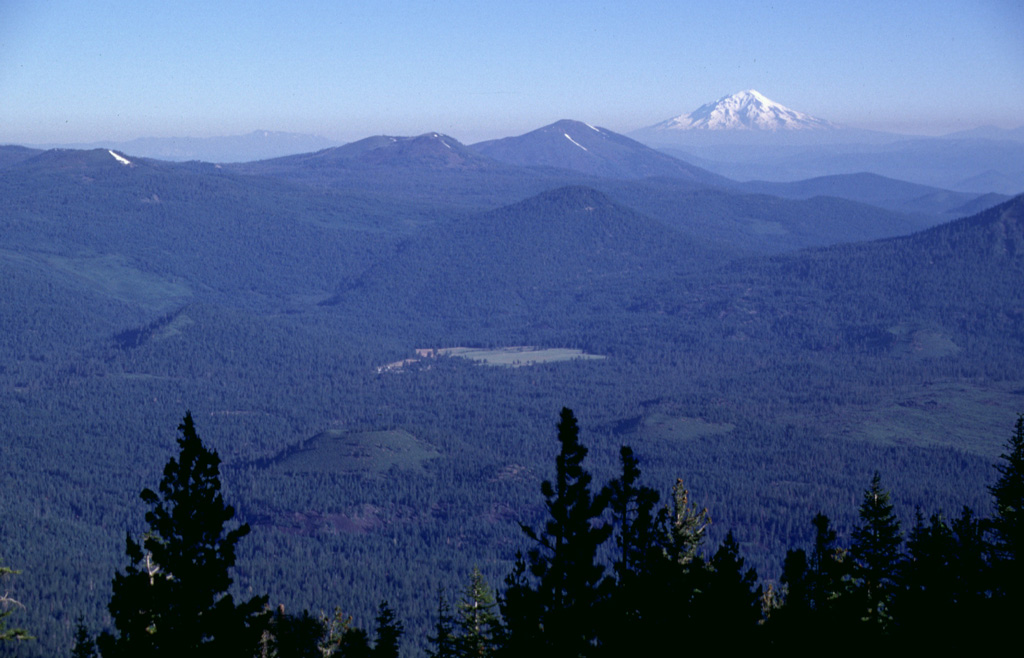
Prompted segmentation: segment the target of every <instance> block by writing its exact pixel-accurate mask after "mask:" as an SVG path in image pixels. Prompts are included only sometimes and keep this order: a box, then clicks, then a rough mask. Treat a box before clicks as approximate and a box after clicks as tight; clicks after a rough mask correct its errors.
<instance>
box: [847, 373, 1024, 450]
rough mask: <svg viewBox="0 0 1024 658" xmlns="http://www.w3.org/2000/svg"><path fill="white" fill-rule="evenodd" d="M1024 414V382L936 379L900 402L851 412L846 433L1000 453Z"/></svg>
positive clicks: (885, 441) (853, 436) (854, 436)
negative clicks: (969, 381)
mask: <svg viewBox="0 0 1024 658" xmlns="http://www.w3.org/2000/svg"><path fill="white" fill-rule="evenodd" d="M1019 413H1024V382H1020V381H1018V382H999V383H997V384H990V385H985V386H982V385H977V386H975V385H970V384H964V383H959V382H956V383H937V384H932V385H924V386H920V387H918V388H916V389H913V390H911V391H908V392H907V393H906V394H905V395H904V396H903V397H902V398H901V399H899V400H898V401H897V402H896V403H895V404H892V405H889V406H887V407H881V408H876V409H870V410H864V411H862V412H859V413H856V412H855V413H854V414H851V416H849V417H847V420H846V422H844V423H842V425H845V428H844V431H843V432H842V435H843V436H844V437H845V438H850V439H855V440H862V441H868V442H872V443H880V444H883V445H899V446H934V447H952V448H957V449H960V450H963V451H965V452H971V453H974V454H978V455H982V456H984V457H988V458H995V457H997V456H998V455H999V454H1000V452H1001V451H1002V449H1003V447H1004V445H1005V443H1006V441H1007V439H1009V438H1010V434H1011V432H1012V430H1013V424H1014V422H1015V421H1016V420H1017V414H1019Z"/></svg>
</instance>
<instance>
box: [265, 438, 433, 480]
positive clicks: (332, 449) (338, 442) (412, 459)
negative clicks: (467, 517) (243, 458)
mask: <svg viewBox="0 0 1024 658" xmlns="http://www.w3.org/2000/svg"><path fill="white" fill-rule="evenodd" d="M439 455H440V453H439V452H438V451H437V449H435V448H434V447H433V446H431V445H429V444H427V443H424V442H423V441H420V440H419V439H417V438H416V437H415V436H413V435H412V434H410V433H409V432H406V431H405V430H387V431H380V432H344V431H340V430H328V431H326V432H321V433H320V434H317V435H316V436H314V437H313V438H311V439H310V440H309V442H308V443H307V444H306V445H305V447H304V448H303V449H302V450H300V451H299V452H296V453H294V454H291V455H288V456H287V457H285V458H283V459H282V460H280V461H279V462H278V463H277V465H276V467H277V468H280V469H282V470H286V471H293V472H307V473H308V472H319V473H383V472H386V471H387V470H389V469H390V468H392V467H396V468H398V469H400V470H406V471H422V470H423V463H424V462H425V461H427V460H428V459H433V458H434V457H438V456H439Z"/></svg>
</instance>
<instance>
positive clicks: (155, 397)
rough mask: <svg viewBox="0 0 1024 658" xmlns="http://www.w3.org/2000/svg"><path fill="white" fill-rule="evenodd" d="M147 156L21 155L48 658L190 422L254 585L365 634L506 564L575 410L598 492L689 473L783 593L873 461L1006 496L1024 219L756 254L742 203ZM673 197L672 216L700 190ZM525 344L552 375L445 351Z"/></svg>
mask: <svg viewBox="0 0 1024 658" xmlns="http://www.w3.org/2000/svg"><path fill="white" fill-rule="evenodd" d="M428 146H431V147H433V146H437V147H438V148H440V149H445V147H444V146H440V145H439V144H434V143H430V144H428ZM117 155H118V156H120V157H121V158H123V159H125V160H128V162H129V164H124V163H123V162H121V160H119V159H118V158H117V157H115V156H114V155H113V154H111V153H110V152H108V151H93V152H60V151H54V152H48V153H46V154H36V156H34V157H33V158H28V159H24V160H22V161H21V162H20V163H12V164H11V165H10V166H8V167H6V168H5V169H3V170H0V234H2V235H3V236H4V241H3V244H2V245H0V274H2V276H0V287H2V295H0V323H2V329H3V334H2V337H0V350H2V354H0V417H2V418H4V424H3V430H2V439H3V441H2V444H0V450H2V455H0V456H2V461H0V463H2V469H3V470H2V477H0V538H2V541H3V546H4V549H3V555H2V556H0V558H2V563H3V564H4V565H5V566H7V565H10V566H13V567H15V568H18V569H21V570H22V571H23V573H22V575H20V576H19V577H18V578H17V579H16V581H15V587H16V588H17V589H16V591H14V592H13V594H16V596H17V598H18V599H19V600H21V601H23V602H24V603H25V604H26V606H27V610H26V613H25V617H24V623H23V624H22V625H24V626H26V627H28V628H29V629H31V630H32V631H33V633H34V634H36V635H37V636H38V637H40V638H47V639H46V640H45V641H41V642H40V643H39V644H37V645H35V648H33V647H32V646H29V645H24V648H19V651H21V652H23V653H25V654H27V655H55V654H59V653H61V652H63V651H64V650H65V649H66V646H67V642H68V640H69V638H70V634H71V631H72V629H73V624H74V619H75V618H76V617H77V616H78V615H79V614H82V615H85V617H86V620H87V622H88V623H89V624H90V626H92V627H93V628H100V627H102V625H103V624H105V623H106V621H105V618H104V613H103V610H104V608H103V606H104V603H105V601H107V600H109V586H110V581H111V575H112V573H113V570H114V569H115V567H116V566H118V565H119V564H121V561H122V560H123V557H124V545H123V540H124V534H125V530H126V529H130V531H132V532H136V531H137V530H138V529H139V528H140V527H141V524H142V506H141V505H140V503H139V500H138V498H137V496H138V492H139V491H140V490H141V489H142V488H143V487H145V486H151V485H152V483H153V482H154V480H155V479H157V478H158V477H159V473H160V470H161V468H162V467H163V464H164V463H165V462H166V461H167V458H168V457H169V455H170V454H171V451H172V450H173V429H172V428H173V426H174V424H175V423H177V421H178V420H179V419H180V418H181V416H182V414H183V412H184V411H185V410H186V409H191V411H192V413H193V414H194V416H195V417H196V419H197V424H199V425H200V426H201V427H202V431H203V434H204V437H207V438H208V440H209V441H210V442H211V444H212V446H213V447H214V448H216V449H217V450H218V452H219V453H220V454H221V455H222V457H223V458H224V462H225V463H224V480H225V487H226V493H227V494H229V495H230V498H231V500H233V501H234V504H235V505H236V506H237V508H238V511H239V515H240V517H241V520H244V521H247V522H249V523H251V524H252V526H253V528H254V530H253V533H252V535H251V537H250V538H249V541H248V542H247V544H248V545H247V546H246V547H245V549H244V551H243V554H241V555H240V556H239V563H238V566H239V574H238V580H239V589H240V591H241V592H247V591H250V588H251V590H252V591H254V592H268V593H270V595H271V601H272V602H274V603H277V602H283V603H285V604H286V606H287V609H288V610H295V611H299V610H301V609H303V608H310V609H311V610H313V611H314V612H315V611H318V610H325V611H326V610H331V609H333V607H334V606H335V605H340V606H342V607H343V608H344V609H346V610H351V611H352V613H353V614H354V615H356V618H357V621H358V622H359V623H360V624H362V625H366V624H367V622H368V620H369V619H371V618H372V614H373V611H374V610H375V608H376V605H377V604H378V603H379V601H380V600H381V599H382V598H387V599H388V600H389V601H391V602H392V604H393V605H394V607H395V608H396V609H397V610H399V611H400V613H401V614H402V615H403V616H404V617H405V618H406V619H407V620H408V623H409V627H410V629H411V632H416V633H419V634H420V635H421V636H425V630H426V627H427V626H428V625H429V624H430V615H431V613H432V611H433V609H434V606H435V604H436V600H435V598H434V597H433V592H434V591H435V588H436V585H437V584H439V583H441V584H445V585H447V586H449V587H455V586H456V585H458V584H459V583H462V582H464V580H465V578H466V575H467V574H468V573H469V572H470V571H471V570H472V567H473V566H474V565H477V566H480V567H481V569H482V570H483V571H484V572H485V573H486V575H487V576H488V578H489V580H490V581H491V582H492V583H494V584H497V583H499V582H500V580H501V578H502V577H503V576H504V575H505V574H506V573H507V572H508V569H509V567H510V564H509V559H510V556H511V555H513V554H514V552H515V549H516V548H518V547H521V546H522V539H523V538H522V535H521V532H520V530H519V525H518V522H519V521H525V522H531V523H532V522H534V521H535V520H536V519H537V518H538V515H539V514H540V513H541V512H542V504H541V503H539V502H538V499H537V495H536V493H537V487H538V484H539V482H540V481H541V480H542V479H544V478H546V477H548V475H549V468H550V463H551V459H550V458H551V456H552V454H553V445H552V441H553V421H554V416H555V414H556V413H557V410H558V409H560V408H562V407H563V406H569V407H571V408H573V409H575V410H576V411H577V413H578V414H579V417H580V418H581V419H582V422H583V425H582V428H581V429H582V432H583V436H584V437H585V439H586V441H587V443H588V445H590V446H592V448H591V453H590V457H589V458H588V468H591V469H593V472H594V473H595V474H596V476H597V477H599V478H604V477H606V476H607V475H608V474H610V473H611V472H612V471H613V470H615V468H616V463H617V459H618V448H619V446H620V445H621V444H623V443H630V444H631V445H633V446H634V448H635V450H636V453H637V455H638V456H639V458H640V459H641V462H642V464H643V467H644V473H645V475H646V477H647V478H648V482H649V483H650V484H651V485H652V486H655V487H658V488H660V489H662V490H663V491H664V490H666V489H667V488H668V487H670V486H671V483H672V482H674V481H675V478H676V477H684V478H686V481H687V483H688V485H689V486H690V488H691V490H692V491H693V492H694V495H695V499H696V500H697V501H699V502H700V503H701V504H702V505H703V504H706V505H707V506H708V507H709V508H710V510H711V511H712V514H713V515H714V518H715V524H714V526H713V527H712V529H711V535H712V537H713V540H714V541H716V542H717V540H718V539H720V538H721V537H722V536H724V533H725V531H726V530H728V529H730V528H731V529H735V531H736V535H737V537H739V540H740V542H741V543H742V546H743V549H744V552H745V554H746V555H747V556H748V557H749V559H750V560H751V562H752V563H753V564H756V565H758V567H759V569H760V570H761V573H762V575H764V576H766V577H774V575H777V574H778V573H779V572H780V568H781V563H780V561H781V559H782V554H783V552H784V549H785V548H787V547H790V546H793V545H796V544H798V543H800V542H804V541H806V540H808V539H809V532H810V527H809V523H808V521H809V518H810V516H812V515H813V513H814V512H815V511H816V510H817V509H823V510H824V511H826V512H827V513H829V514H830V515H832V516H833V518H834V519H835V520H836V523H837V527H839V528H840V529H841V532H846V531H847V529H848V528H849V524H850V522H851V512H850V510H851V506H850V505H849V504H848V502H849V500H850V499H851V498H856V496H857V495H858V493H859V492H860V491H861V490H862V489H863V486H864V483H865V482H866V481H867V479H868V478H869V477H870V474H871V473H872V472H873V471H874V470H879V471H881V472H882V474H883V476H884V477H885V478H886V481H887V482H890V483H891V486H892V489H893V491H894V492H896V496H897V503H898V504H899V509H900V510H901V513H902V514H904V515H910V514H911V513H912V509H913V505H914V504H915V503H924V504H927V505H928V506H929V508H930V509H934V508H944V509H946V510H947V511H949V512H953V511H955V510H956V509H959V505H960V504H962V503H968V504H971V505H973V506H975V507H977V508H980V507H981V506H983V505H985V504H986V501H987V500H988V498H987V491H986V489H985V486H986V484H988V482H989V481H990V480H989V477H990V475H991V466H990V465H991V462H992V460H993V459H994V457H995V455H996V454H997V453H998V451H999V445H1000V443H1001V441H1002V440H1003V438H1004V435H1005V427H1006V424H1007V418H1008V417H1012V414H1013V413H1015V412H1016V411H1019V408H1020V406H1022V405H1021V402H1022V397H1024V394H1022V393H1021V391H1024V381H1022V380H1021V377H1020V375H1019V373H1020V372H1021V359H1022V357H1021V355H1022V354H1024V350H1022V349H1021V347H1022V343H1024V338H1022V336H1021V335H1020V329H1019V327H1020V321H1019V318H1020V309H1021V308H1022V307H1024V302H1022V301H1021V290H1020V286H1019V283H1020V281H1021V280H1022V273H1021V254H1022V253H1024V250H1022V249H1021V248H1020V212H1021V199H1020V198H1018V199H1014V200H1012V201H1010V202H1008V203H1007V204H1004V205H1002V206H999V207H996V208H993V209H990V210H988V211H986V212H985V213H982V214H979V215H977V216H975V217H972V218H969V219H966V220H961V221H958V222H955V223H952V224H947V225H943V226H941V227H938V228H935V229H931V230H928V231H924V232H920V233H917V234H915V235H912V236H909V237H905V238H898V239H892V240H883V241H878V242H872V243H863V244H856V245H846V246H835V247H829V248H825V249H816V250H808V251H801V252H795V253H788V254H782V255H776V256H774V257H771V258H763V257H762V258H748V259H745V260H743V261H731V260H730V254H731V253H737V252H745V253H748V254H749V253H751V252H752V251H755V250H756V245H755V244H754V243H755V241H756V234H747V235H744V236H741V237H737V235H736V232H735V231H734V227H735V226H736V221H737V220H736V216H735V215H730V214H729V213H730V212H733V211H735V208H736V206H733V205H731V203H732V201H731V200H730V199H733V197H731V196H729V195H725V193H721V194H723V195H724V196H721V197H719V196H716V195H717V194H718V193H714V194H715V195H712V194H711V193H707V195H706V196H708V197H713V198H714V199H715V203H714V204H710V203H709V204H708V205H706V206H700V205H698V206H695V208H691V209H690V210H687V211H686V213H689V214H688V215H687V214H679V215H674V216H670V215H667V214H664V213H661V214H659V213H656V212H651V211H650V210H651V208H652V207H654V206H655V205H656V204H655V203H654V202H653V201H651V202H650V203H651V205H650V206H648V207H646V208H644V207H641V203H640V201H642V200H643V199H644V198H645V190H652V189H658V188H657V187H645V185H647V184H648V183H650V182H648V183H644V182H622V181H617V182H615V181H612V182H609V181H603V182H598V183H597V185H598V187H600V186H607V189H606V190H604V189H598V188H597V187H593V188H592V189H588V188H586V187H580V186H570V187H564V186H561V185H554V186H552V187H550V188H545V187H544V185H547V184H549V183H550V182H551V179H550V178H545V177H543V176H540V177H538V178H534V179H530V180H527V182H526V183H522V182H521V181H520V182H517V183H516V184H515V185H523V186H525V187H530V186H534V185H536V186H539V187H541V188H542V189H540V190H538V192H537V193H531V194H529V195H523V196H522V197H518V198H517V199H515V201H514V202H513V203H506V204H497V203H495V204H494V205H490V206H486V207H485V208H484V209H483V211H482V212H480V209H479V205H481V204H483V201H482V199H484V198H485V197H484V196H481V197H477V198H475V199H471V200H469V201H467V200H466V197H463V196H459V194H458V193H457V192H454V191H453V192H452V197H451V198H450V199H449V198H448V197H446V196H445V195H440V196H437V197H436V198H435V199H434V200H433V201H432V202H431V203H432V204H434V205H432V206H430V207H429V208H424V207H423V206H420V205H418V203H417V202H415V196H416V195H415V194H412V195H410V196H407V197H405V198H404V199H399V200H397V201H396V200H390V201H388V202H387V204H385V203H384V201H385V200H387V198H388V197H387V195H385V194H383V193H381V194H379V195H378V193H377V192H375V191H373V190H371V191H363V192H358V193H357V192H345V191H340V190H339V189H338V188H332V187H331V186H330V185H319V184H318V185H310V184H308V182H302V181H287V180H282V179H279V178H274V177H270V176H248V175H241V174H238V173H235V172H232V171H229V170H227V169H218V168H216V167H214V166H212V165H204V164H200V163H183V164H170V163H161V162H156V161H147V160H139V159H136V158H132V157H131V156H129V155H125V154H117ZM43 156H45V157H43ZM35 157H39V158H40V159H38V160H35ZM379 171H380V172H383V171H393V170H390V169H387V168H384V169H381V170H379ZM332 176H335V174H331V176H328V177H326V178H325V180H327V179H330V180H333V178H332ZM545 176H546V174H545ZM424 180H425V179H424ZM437 180H441V179H437ZM509 180H514V177H513V178H510V179H509ZM400 183H401V181H400V180H399V179H397V178H396V179H395V180H390V181H388V183H387V184H388V185H393V186H395V187H396V188H397V187H399V186H400ZM480 184H481V182H480V180H477V181H476V182H474V183H472V185H470V186H469V187H470V188H472V189H482V188H480V187H474V186H479V185H480ZM654 185H661V186H662V189H663V190H666V191H664V192H663V193H660V194H663V196H661V197H660V201H658V203H660V204H662V206H661V207H662V210H664V211H667V210H668V209H669V208H670V207H671V206H672V203H671V200H672V199H673V198H674V197H673V196H672V195H674V194H682V193H681V192H680V188H678V187H676V186H675V185H676V184H675V183H667V182H664V181H662V182H659V183H654ZM513 188H514V186H513V185H510V186H508V187H506V188H505V189H504V190H498V191H496V192H493V194H491V195H490V196H487V197H486V198H487V199H489V200H488V201H487V203H494V201H495V200H496V199H499V198H501V197H504V196H506V195H510V194H511V190H512V189H513ZM426 189H427V188H426V186H423V187H421V188H419V190H418V191H417V192H416V194H421V193H422V194H425V193H426V192H425V190H426ZM689 192H693V190H692V188H691V189H690V190H689ZM474 194H475V192H474ZM699 198H701V197H698V199H699ZM629 199H633V200H636V205H634V204H633V202H630V201H629ZM735 199H742V200H744V201H743V203H744V204H748V205H744V206H740V207H741V208H744V211H743V216H745V217H747V218H748V221H749V222H750V223H754V224H756V220H757V219H758V218H759V217H760V218H764V217H766V216H767V215H764V214H761V215H758V214H757V213H758V212H762V213H764V212H769V211H770V212H772V213H777V214H778V218H777V219H778V221H779V225H780V226H786V224H784V223H783V222H784V221H793V222H795V225H797V224H799V222H801V221H805V220H801V219H793V218H792V217H786V216H785V215H787V214H788V213H787V212H786V211H784V209H786V208H795V207H799V206H800V205H801V204H803V203H805V202H792V201H786V202H780V201H778V200H772V199H771V198H770V197H742V196H737V197H735ZM449 201H451V204H452V205H450V206H446V205H445V204H446V203H448V202H449ZM690 202H692V203H696V202H695V201H693V200H690ZM716 204H717V205H716ZM759 208H760V210H758V209H759ZM765 208H767V209H769V210H768V211H765ZM471 209H473V212H470V210H471ZM730 209H733V210H730ZM735 212H737V213H738V212H739V211H735ZM815 212H816V213H820V211H815ZM864 213H865V217H867V213H868V211H867V210H864ZM688 216H689V217H699V218H700V222H701V223H699V224H695V225H694V226H693V227H692V229H691V230H690V231H689V232H688V233H687V232H685V231H683V230H682V227H683V226H684V224H685V222H684V221H682V219H683V218H685V217H688ZM814 216H817V217H821V216H822V215H821V214H818V215H813V214H808V215H807V221H809V218H810V217H814ZM890 216H891V215H890ZM667 217H668V218H671V217H675V218H676V219H675V220H674V221H675V223H676V225H677V227H676V228H673V227H672V226H671V224H672V223H673V222H672V221H667V220H666V218H667ZM787 230H789V229H787ZM819 235H824V233H820V234H819ZM712 238H714V239H712ZM765 242H767V239H765ZM790 244H793V245H794V246H798V241H797V243H790ZM723 246H724V247H727V248H723ZM765 249H766V248H765V247H764V246H763V245H762V247H761V250H762V251H764V250H765ZM772 249H773V250H774V251H778V250H779V249H781V247H780V246H779V243H776V244H775V246H773V247H772ZM325 302H326V303H325ZM524 345H531V346H535V347H538V348H545V349H547V350H549V351H548V352H546V353H545V355H546V356H545V358H548V359H550V360H546V361H542V362H536V363H534V364H532V365H526V364H523V363H520V364H516V365H518V366H521V367H498V366H494V365H481V363H480V362H474V361H470V360H468V359H466V358H460V357H458V356H453V355H452V354H453V353H441V352H435V354H438V353H440V354H449V356H437V357H435V358H421V357H420V355H419V353H417V350H430V349H434V350H440V349H443V348H450V347H469V348H474V347H475V348H481V349H482V348H490V349H492V350H494V349H496V348H510V347H522V346H524ZM570 348H572V349H574V350H578V351H576V352H573V351H570ZM581 352H583V353H585V354H587V355H590V356H594V357H603V358H593V359H589V360H584V359H578V358H576V357H577V356H578V355H579V354H580V353H581ZM552 355H554V356H552ZM397 362H402V363H407V365H406V366H405V367H402V368H396V369H392V370H388V369H384V368H382V366H386V365H388V364H393V363H397ZM484 363H488V362H486V361H484ZM40 547H45V550H42V549H40ZM19 623H21V622H19ZM413 629H419V630H418V631H416V630H413Z"/></svg>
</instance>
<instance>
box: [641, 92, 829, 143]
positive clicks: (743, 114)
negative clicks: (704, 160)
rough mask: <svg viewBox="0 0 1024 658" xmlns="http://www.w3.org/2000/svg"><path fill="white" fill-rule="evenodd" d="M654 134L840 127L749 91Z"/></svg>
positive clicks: (676, 120)
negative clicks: (677, 131) (662, 132)
mask: <svg viewBox="0 0 1024 658" xmlns="http://www.w3.org/2000/svg"><path fill="white" fill-rule="evenodd" d="M652 128H653V129H654V130H744V131H747V130H749V131H768V132H777V131H789V130H834V129H836V128H837V126H836V125H835V124H833V123H831V122H829V121H825V120H824V119H818V118H816V117H812V116H811V115H809V114H804V113H803V112H797V111H796V110H791V109H790V108H788V107H786V106H785V105H781V104H779V103H776V102H775V101H773V100H771V99H770V98H768V97H766V96H764V95H763V94H761V93H760V92H758V91H756V90H754V89H748V90H746V91H741V92H739V93H736V94H733V95H731V96H724V97H722V98H720V99H718V100H717V101H715V102H714V103H707V104H706V105H702V106H700V107H699V108H697V109H696V110H694V111H693V112H690V113H689V114H683V115H680V116H677V117H675V118H673V119H669V120H668V121H663V122H661V123H659V124H657V125H655V126H652Z"/></svg>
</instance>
